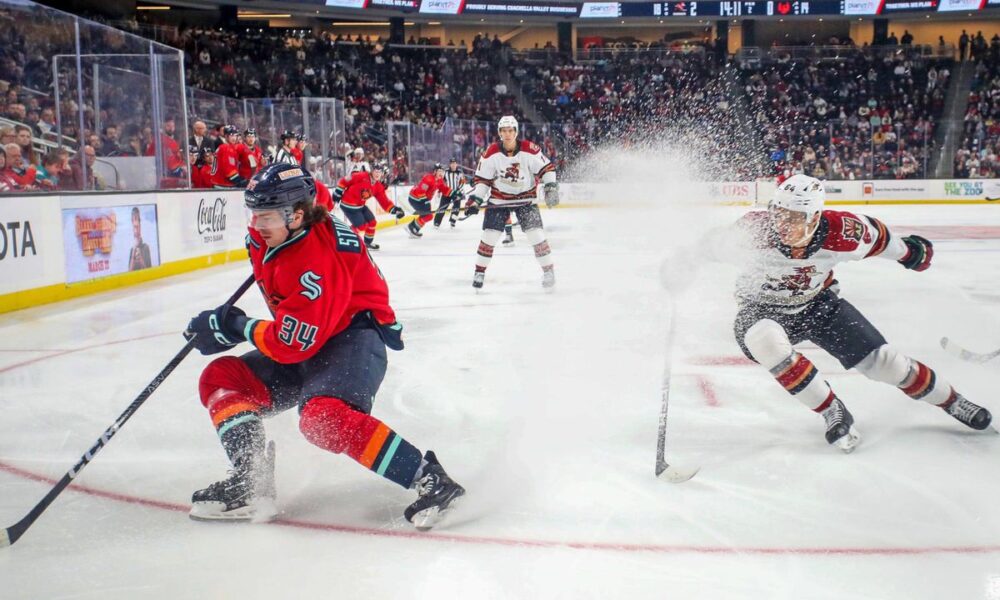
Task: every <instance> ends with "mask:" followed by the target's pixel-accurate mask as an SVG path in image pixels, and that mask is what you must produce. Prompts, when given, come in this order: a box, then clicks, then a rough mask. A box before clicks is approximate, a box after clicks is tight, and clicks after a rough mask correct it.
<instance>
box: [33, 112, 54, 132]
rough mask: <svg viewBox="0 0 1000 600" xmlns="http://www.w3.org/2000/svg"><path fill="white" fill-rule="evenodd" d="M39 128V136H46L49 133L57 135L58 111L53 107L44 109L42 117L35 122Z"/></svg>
mask: <svg viewBox="0 0 1000 600" xmlns="http://www.w3.org/2000/svg"><path fill="white" fill-rule="evenodd" d="M35 128H36V129H37V130H38V137H45V136H47V135H49V134H52V135H55V133H56V132H55V128H56V113H55V111H53V110H52V109H51V108H46V109H44V110H42V113H41V117H40V118H39V119H38V122H37V123H35Z"/></svg>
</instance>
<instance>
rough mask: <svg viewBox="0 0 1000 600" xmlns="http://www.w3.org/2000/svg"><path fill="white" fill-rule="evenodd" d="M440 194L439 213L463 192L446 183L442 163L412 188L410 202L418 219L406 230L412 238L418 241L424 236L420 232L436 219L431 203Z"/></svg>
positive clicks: (411, 222)
mask: <svg viewBox="0 0 1000 600" xmlns="http://www.w3.org/2000/svg"><path fill="white" fill-rule="evenodd" d="M438 193H440V194H441V201H440V203H439V205H438V212H441V211H443V210H445V209H446V208H447V207H448V205H449V204H451V203H452V201H453V199H454V198H455V197H456V196H457V195H458V194H460V193H461V192H459V191H458V190H456V189H452V188H451V187H450V186H449V185H448V184H447V183H445V181H444V167H443V166H441V163H434V170H433V171H431V172H430V173H428V174H426V175H424V176H423V178H422V179H421V180H420V182H419V183H418V184H417V185H415V186H413V187H412V188H410V196H409V198H408V200H409V201H410V206H412V207H413V211H414V212H413V214H414V215H416V218H415V219H413V220H412V221H410V224H409V225H408V226H407V228H406V230H407V232H408V233H409V234H410V237H412V238H414V239H416V238H419V237H422V236H423V235H424V234H422V233H420V230H421V229H422V228H423V226H424V225H426V224H427V223H428V222H430V220H431V219H433V218H434V214H435V213H434V212H433V211H432V210H431V201H432V200H433V199H434V195H435V194H438Z"/></svg>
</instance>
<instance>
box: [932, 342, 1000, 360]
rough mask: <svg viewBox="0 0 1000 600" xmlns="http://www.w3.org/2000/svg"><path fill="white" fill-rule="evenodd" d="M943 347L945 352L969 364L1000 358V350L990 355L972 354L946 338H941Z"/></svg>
mask: <svg viewBox="0 0 1000 600" xmlns="http://www.w3.org/2000/svg"><path fill="white" fill-rule="evenodd" d="M941 347H942V348H944V349H945V352H947V353H948V354H951V355H953V356H957V357H959V358H961V359H962V360H967V361H969V362H975V363H984V362H988V361H991V360H993V359H994V358H996V357H998V356H1000V350H995V351H993V352H990V353H988V354H980V353H978V352H970V351H969V350H966V349H965V348H962V347H961V346H959V345H958V344H956V343H955V342H953V341H951V340H949V339H948V338H946V337H943V338H941Z"/></svg>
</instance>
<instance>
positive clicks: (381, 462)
mask: <svg viewBox="0 0 1000 600" xmlns="http://www.w3.org/2000/svg"><path fill="white" fill-rule="evenodd" d="M299 429H300V430H301V431H302V434H303V435H304V436H305V438H306V439H307V440H309V442H310V443H312V444H314V445H316V446H319V447H320V448H323V449H324V450H328V451H330V452H333V453H335V454H346V455H348V456H350V457H351V458H353V459H354V460H356V461H358V462H359V463H361V464H362V465H363V466H364V467H366V468H368V469H370V470H372V471H374V472H375V473H377V474H379V475H381V476H382V477H385V478H386V479H388V480H389V481H392V482H395V483H397V484H399V485H401V486H402V487H404V488H410V487H411V485H412V483H413V481H414V480H415V479H416V478H417V475H418V473H419V471H420V467H421V462H422V460H423V459H422V457H421V455H420V451H419V450H417V448H416V447H414V446H413V444H411V443H410V442H408V441H406V440H405V439H403V438H402V436H400V435H399V434H398V433H396V432H395V431H393V430H392V429H390V428H389V427H388V426H386V425H385V423H383V422H382V421H379V420H378V419H376V418H375V417H372V416H371V415H366V414H365V413H362V412H359V411H357V410H354V409H353V408H351V407H350V406H348V405H347V404H346V403H344V402H343V401H341V400H338V399H337V398H329V397H322V396H321V397H317V398H313V399H312V400H309V402H307V403H306V405H305V407H304V408H303V409H302V413H301V415H300V417H299Z"/></svg>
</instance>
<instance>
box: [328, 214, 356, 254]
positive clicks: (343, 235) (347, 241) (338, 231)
mask: <svg viewBox="0 0 1000 600" xmlns="http://www.w3.org/2000/svg"><path fill="white" fill-rule="evenodd" d="M333 233H334V234H335V235H336V236H337V250H341V251H343V252H354V253H360V252H361V240H360V239H358V234H356V233H354V232H353V231H351V228H350V227H348V226H347V224H345V223H341V222H340V220H338V219H337V218H336V217H334V218H333Z"/></svg>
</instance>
